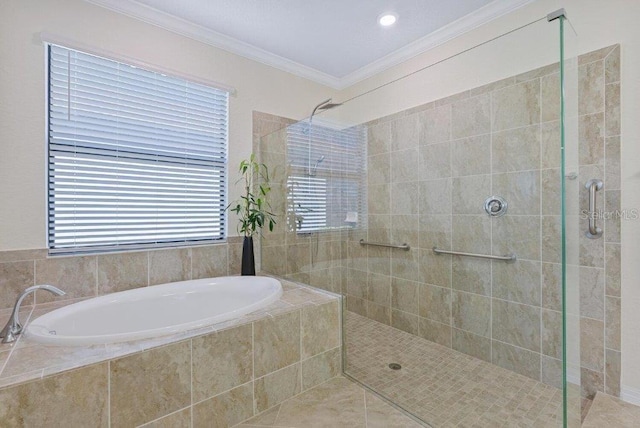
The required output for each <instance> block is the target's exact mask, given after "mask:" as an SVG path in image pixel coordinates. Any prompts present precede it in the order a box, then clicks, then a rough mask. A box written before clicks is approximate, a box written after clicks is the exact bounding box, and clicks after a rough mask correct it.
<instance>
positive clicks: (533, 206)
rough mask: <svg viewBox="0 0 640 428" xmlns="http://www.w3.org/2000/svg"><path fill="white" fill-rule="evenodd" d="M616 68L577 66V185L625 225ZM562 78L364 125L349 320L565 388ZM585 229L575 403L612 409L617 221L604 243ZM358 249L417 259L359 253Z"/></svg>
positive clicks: (546, 72)
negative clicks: (357, 317)
mask: <svg viewBox="0 0 640 428" xmlns="http://www.w3.org/2000/svg"><path fill="white" fill-rule="evenodd" d="M619 55H620V49H619V47H618V46H612V47H608V48H604V49H601V50H599V51H596V52H593V53H590V54H588V55H583V56H581V57H580V59H579V69H578V79H579V82H578V86H579V117H578V119H577V120H578V129H579V171H576V172H578V175H579V177H578V178H579V179H578V180H577V182H576V183H577V184H575V185H576V186H577V185H579V184H580V185H581V188H583V187H584V186H582V184H584V183H585V182H586V181H587V180H588V179H590V178H602V179H603V181H604V183H605V184H604V188H605V191H604V195H603V196H604V197H602V198H601V201H604V206H601V207H600V208H601V209H602V208H604V210H605V212H615V210H620V190H619V189H620V175H619V174H620V171H619V162H620V153H619V150H620V137H619V134H620V107H619V106H620V100H619V85H620V76H619ZM558 76H559V73H558V67H557V65H555V66H554V65H552V66H548V67H543V68H541V69H537V70H533V71H531V72H528V73H525V74H522V75H518V76H515V77H512V78H508V79H504V80H501V81H499V82H495V83H492V84H490V85H487V86H484V87H481V88H476V89H471V90H469V91H466V92H464V93H461V94H457V95H455V96H452V97H449V98H447V99H443V100H438V101H435V102H432V103H429V104H426V105H424V106H420V107H417V108H414V109H411V110H409V111H405V112H401V113H398V114H395V115H393V116H390V117H386V118H382V119H379V120H376V121H374V122H372V123H370V124H369V125H370V126H369V139H368V186H369V188H368V191H369V202H368V203H369V205H368V210H369V229H368V231H367V232H362V233H353V234H351V236H350V237H349V242H348V244H347V265H346V266H347V271H346V289H345V291H346V294H347V296H348V297H347V304H348V309H349V310H351V311H354V312H357V313H359V314H361V315H364V316H367V317H369V318H372V319H375V320H377V321H379V322H382V323H384V324H389V325H392V326H394V327H396V328H398V329H401V330H404V331H407V332H410V333H412V334H415V335H417V336H420V337H422V338H425V339H428V340H430V341H434V342H437V343H439V344H442V345H444V346H448V347H452V348H454V349H456V350H458V351H461V352H464V353H467V354H470V355H473V356H475V357H477V358H480V359H483V360H486V361H489V362H492V363H494V364H497V365H499V366H501V367H504V368H507V369H510V370H514V371H516V372H518V373H521V374H524V375H526V376H529V377H532V378H534V379H539V380H542V381H544V382H546V383H549V384H552V385H555V386H560V385H561V379H562V377H561V357H562V354H561V352H562V344H561V337H562V322H561V319H562V317H561V312H560V311H561V301H560V298H561V290H560V287H561V280H560V273H561V265H560V262H561V258H560V215H559V214H560V193H559V192H560V191H559V187H560V185H559V183H560V169H559V167H560V147H559V141H560V138H559V120H558V119H559V113H558V112H559V89H558V82H559V77H558ZM578 182H579V183H578ZM574 190H575V187H574ZM580 192H581V193H580V208H581V209H583V210H586V209H587V206H586V203H587V199H586V195H587V191H586V189H584V190H581V191H580ZM492 195H499V196H502V197H503V198H505V199H506V201H507V202H508V204H509V207H508V213H507V215H506V216H504V217H498V218H490V217H489V216H487V214H486V213H485V212H484V209H483V203H484V201H485V199H486V198H487V197H489V196H492ZM585 227H586V220H581V224H580V231H579V232H577V233H579V235H580V236H579V237H578V236H575V237H573V238H572V239H573V240H574V241H575V240H578V241H579V247H580V248H579V252H580V262H579V264H580V267H579V280H580V307H581V322H580V324H581V325H580V330H581V338H580V339H581V367H582V373H581V375H582V376H581V377H582V387H583V394H584V395H585V396H589V397H592V396H593V395H594V394H595V392H596V391H606V392H607V393H609V394H612V395H619V379H620V288H619V287H620V220H619V218H618V219H616V218H614V219H611V220H607V221H605V222H604V229H605V235H604V237H603V238H602V239H598V240H590V239H587V238H586V237H584V234H583V232H584V228H585ZM360 238H367V239H369V240H372V241H380V242H391V243H397V244H399V243H403V242H406V243H408V244H410V245H411V247H412V249H411V251H409V252H404V251H398V250H390V249H385V248H382V249H381V248H375V247H368V248H364V247H362V246H360V245H359V243H358V241H359V239H360ZM433 247H438V248H441V249H445V250H454V251H463V252H471V253H481V254H498V255H502V254H508V253H512V252H514V253H516V254H517V256H518V261H517V262H515V263H504V262H500V261H487V260H481V259H473V258H464V257H460V256H449V255H435V254H434V253H433V251H432V248H433Z"/></svg>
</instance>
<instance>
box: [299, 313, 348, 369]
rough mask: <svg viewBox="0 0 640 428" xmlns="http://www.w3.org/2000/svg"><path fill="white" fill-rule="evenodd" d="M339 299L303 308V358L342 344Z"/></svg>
mask: <svg viewBox="0 0 640 428" xmlns="http://www.w3.org/2000/svg"><path fill="white" fill-rule="evenodd" d="M339 310H340V308H339V305H338V302H337V301H333V302H330V303H325V304H323V305H318V306H305V307H304V308H302V314H301V316H302V320H301V322H302V358H303V359H306V358H309V357H312V356H314V355H317V354H319V353H322V352H326V351H328V350H330V349H333V348H335V347H337V346H339V345H340V314H339Z"/></svg>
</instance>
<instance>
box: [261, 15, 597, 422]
mask: <svg viewBox="0 0 640 428" xmlns="http://www.w3.org/2000/svg"><path fill="white" fill-rule="evenodd" d="M576 40H577V38H576V36H575V33H574V32H573V31H572V29H571V27H570V24H569V23H568V21H567V20H566V18H565V16H564V15H563V14H562V13H561V12H559V13H558V14H556V15H553V14H552V15H550V16H549V17H541V18H540V19H538V20H536V21H534V22H531V23H529V24H527V25H525V26H523V27H520V28H517V29H513V30H510V31H509V32H507V33H504V34H501V35H498V36H496V37H493V38H489V39H488V40H487V41H484V42H482V43H480V44H477V45H475V46H474V47H473V48H469V49H466V50H464V51H462V52H461V53H456V54H455V55H446V52H444V51H438V50H435V51H434V54H433V60H432V61H431V62H430V63H428V64H425V65H424V66H423V67H420V68H419V70H418V71H415V72H412V73H411V74H409V75H406V76H401V77H394V76H392V75H391V74H390V75H389V76H388V79H387V80H386V82H385V83H383V84H381V85H378V86H375V88H373V89H369V90H365V91H361V92H360V93H350V92H349V90H345V91H343V92H342V93H341V94H340V96H341V97H342V99H344V100H345V101H344V102H343V103H342V105H339V106H332V107H333V108H327V109H320V113H317V114H315V115H312V116H311V117H310V118H309V119H306V120H303V121H300V122H296V123H292V124H291V125H289V126H286V127H284V128H282V129H280V130H278V131H276V132H273V133H271V134H269V135H266V136H264V137H262V138H261V139H260V143H259V147H258V150H257V151H258V153H259V155H260V159H261V161H262V162H264V163H266V164H267V165H268V166H269V168H270V170H271V174H272V188H273V190H272V194H273V197H272V206H273V209H274V211H275V213H276V214H277V216H278V217H279V218H280V219H283V220H282V221H279V222H278V224H277V225H276V228H275V229H274V231H272V232H266V233H265V235H264V236H263V238H262V240H261V269H262V270H263V271H264V272H267V273H271V274H275V275H279V276H282V277H285V278H288V279H291V280H294V281H298V282H302V283H305V284H309V285H311V286H314V287H318V288H322V289H324V290H328V291H331V292H334V293H338V294H341V295H342V296H343V312H342V324H343V373H344V375H346V376H348V377H349V378H351V379H353V380H355V381H356V382H358V383H360V384H362V385H363V386H365V387H366V388H368V389H369V390H371V391H372V392H375V393H376V394H378V395H379V396H381V397H383V398H385V399H386V400H388V402H389V403H391V404H392V405H394V406H396V407H398V408H401V409H403V410H405V411H406V412H408V413H409V414H410V415H412V417H414V418H415V419H416V421H419V422H420V423H422V424H424V425H427V426H433V427H444V426H458V425H459V424H463V425H464V426H473V425H474V424H475V425H476V426H519V424H522V425H526V426H579V425H580V414H581V410H580V409H581V395H582V392H583V391H581V380H580V375H581V361H580V347H581V345H580V293H579V282H580V279H581V278H580V266H581V259H580V246H581V245H582V244H581V243H583V241H584V240H583V238H578V236H580V235H581V230H580V228H584V226H585V222H584V219H583V218H582V216H581V215H580V209H581V208H582V205H583V203H584V202H585V195H584V192H583V190H582V189H581V187H580V185H579V183H581V182H582V181H584V180H583V177H582V176H579V174H578V172H580V173H582V172H583V168H581V169H580V170H579V169H578V168H579V163H580V159H579V150H580V148H579V144H578V125H577V124H578V117H579V114H578V113H579V112H578V99H579V94H578V92H579V89H580V88H579V85H578V61H577V57H576V55H575V54H576V52H575V49H576V48H575V43H576ZM394 106H403V107H402V108H397V107H394ZM404 106H409V108H405V107H404ZM587 172H588V171H586V170H585V173H587ZM594 178H597V177H594ZM596 187H597V186H595V187H594V189H595V188H596ZM593 192H597V190H593ZM593 192H592V193H593ZM592 226H593V227H594V228H593V231H595V227H597V225H595V226H594V225H592Z"/></svg>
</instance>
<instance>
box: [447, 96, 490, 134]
mask: <svg viewBox="0 0 640 428" xmlns="http://www.w3.org/2000/svg"><path fill="white" fill-rule="evenodd" d="M489 105H490V101H489V95H488V94H484V95H480V96H477V97H473V98H468V99H464V100H461V101H457V102H454V103H453V104H452V105H451V137H452V138H464V137H470V136H472V135H480V134H487V133H489V131H490V130H491V119H490V117H491V116H490V114H491V112H490V107H489Z"/></svg>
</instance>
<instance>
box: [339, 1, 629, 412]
mask: <svg viewBox="0 0 640 428" xmlns="http://www.w3.org/2000/svg"><path fill="white" fill-rule="evenodd" d="M560 7H564V8H565V9H566V12H567V16H568V17H569V19H570V21H571V23H572V25H573V26H574V27H575V30H576V32H577V34H578V37H577V39H576V38H574V37H572V36H571V35H569V36H568V40H567V41H568V54H581V53H585V52H589V51H593V50H596V49H599V48H602V47H605V46H610V45H613V44H616V43H620V44H621V57H622V59H621V63H622V65H621V67H622V69H621V79H622V90H621V103H622V105H621V111H622V139H621V141H622V143H621V144H622V148H621V150H622V165H621V169H622V208H623V209H625V208H626V209H632V208H640V119H639V118H640V25H638V22H640V1H637V0H607V1H603V0H565V1H556V0H538V1H536V2H534V3H532V4H530V5H528V6H526V7H523V8H521V9H519V10H517V11H516V12H514V13H511V14H510V15H508V16H504V17H502V18H500V19H497V20H495V21H494V22H492V23H490V24H488V25H485V26H484V27H482V28H479V29H476V30H474V31H472V32H470V33H467V34H466V35H464V36H462V37H459V38H458V39H456V40H454V41H451V42H449V43H447V44H445V45H442V46H440V47H438V48H436V49H433V50H432V51H430V52H428V53H425V54H423V55H420V56H418V57H415V58H413V59H411V60H409V61H407V62H405V63H404V64H401V65H399V66H396V67H393V68H391V69H389V70H387V71H385V72H382V73H379V74H378V75H376V76H373V77H372V78H370V79H367V80H365V81H362V82H360V83H358V84H356V85H353V86H352V87H350V88H347V89H345V90H343V91H342V92H340V93H339V94H338V95H337V96H336V97H334V99H336V100H337V101H344V100H348V99H350V98H351V97H353V96H355V95H358V94H362V93H364V92H365V91H368V90H371V89H373V88H376V87H377V86H380V85H382V84H384V83H386V82H390V81H392V80H394V79H397V78H399V77H401V76H404V75H406V74H408V73H411V72H413V71H415V70H418V69H420V68H422V67H425V66H427V65H429V64H433V63H435V62H437V61H439V60H442V59H444V58H447V57H449V56H451V55H454V54H456V53H459V52H462V51H463V50H465V49H468V48H470V47H472V46H474V45H476V44H477V43H479V42H480V41H483V40H488V39H491V38H492V37H496V36H499V35H500V34H503V33H504V32H506V31H509V30H512V29H515V28H517V27H520V26H522V25H524V24H526V23H528V22H531V21H532V20H535V19H536V18H542V17H544V16H545V15H546V14H547V13H549V12H552V11H554V10H556V9H558V8H560ZM541 25H542V26H544V25H548V26H550V27H549V29H548V34H546V35H545V33H540V32H539V31H538V29H539V28H540V26H541ZM551 26H553V27H551ZM532 35H534V37H536V39H534V40H532V39H531V37H532ZM549 35H553V38H554V40H555V37H556V36H557V23H556V24H545V23H540V24H535V25H534V26H532V27H529V28H528V29H526V30H523V31H518V32H517V33H514V34H512V35H510V36H508V37H507V38H506V39H505V40H506V41H497V42H494V43H492V46H499V47H500V49H491V50H490V51H489V52H490V56H489V57H484V58H483V57H482V55H480V53H481V52H483V51H485V52H487V50H486V49H484V50H483V49H479V50H474V52H470V53H468V54H464V55H463V57H464V59H462V60H459V61H458V60H456V61H453V62H451V63H452V64H453V63H455V64H456V67H455V69H454V68H451V67H449V65H448V64H443V65H439V66H436V67H434V73H436V72H437V75H438V79H437V80H430V79H429V76H430V74H429V72H427V73H419V74H418V75H416V76H414V77H413V78H409V79H407V80H409V81H411V83H410V84H405V83H396V84H392V85H389V86H388V87H386V88H384V89H381V90H379V91H375V92H374V93H372V94H370V95H367V96H364V97H361V98H359V99H357V100H354V101H353V102H352V103H350V104H353V105H349V104H348V105H347V106H346V107H345V108H343V109H342V111H341V112H338V111H336V112H334V114H336V115H338V114H340V115H341V116H343V117H341V119H342V120H343V121H348V120H353V121H354V122H356V123H357V122H359V121H365V120H370V119H374V118H376V117H380V116H384V115H388V114H392V113H395V112H398V111H401V110H405V109H407V108H410V107H414V106H416V105H419V104H423V103H425V102H427V101H429V100H433V99H438V98H441V97H444V96H447V95H451V94H454V93H457V92H459V91H460V90H463V89H467V88H473V87H475V86H478V85H481V84H485V83H490V82H492V81H495V80H498V79H501V78H503V77H506V76H511V75H514V74H516V73H519V72H523V71H526V70H528V69H531V68H534V67H538V66H541V65H544V64H545V58H550V59H551V60H550V61H546V62H547V63H548V62H555V61H557V58H558V56H557V55H558V53H557V52H558V50H557V42H556V41H554V40H552V41H551V42H549V39H548V36H549ZM549 54H551V56H549ZM433 75H435V74H433ZM639 255H640V221H638V220H626V221H625V220H623V222H622V396H623V398H625V399H627V400H629V401H633V402H635V403H636V404H640V334H639V333H638V332H639V331H640V263H639V262H638V257H639Z"/></svg>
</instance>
